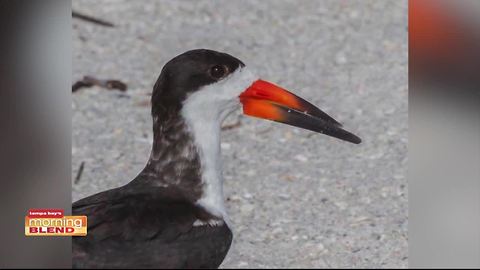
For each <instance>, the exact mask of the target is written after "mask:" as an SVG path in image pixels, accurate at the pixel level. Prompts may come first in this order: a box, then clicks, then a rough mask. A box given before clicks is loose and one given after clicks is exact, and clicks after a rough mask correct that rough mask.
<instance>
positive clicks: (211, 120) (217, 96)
mask: <svg viewBox="0 0 480 270" xmlns="http://www.w3.org/2000/svg"><path fill="white" fill-rule="evenodd" d="M256 80H258V77H256V76H255V75H254V74H253V73H252V72H250V71H249V70H248V69H247V68H245V67H243V68H241V67H239V68H238V69H237V70H236V71H235V72H233V73H232V74H230V75H229V76H227V77H226V78H224V79H222V80H220V81H218V82H216V83H213V84H210V85H207V86H204V87H202V88H201V89H199V90H197V91H196V92H194V93H192V94H191V95H190V96H188V97H187V99H186V100H185V101H184V103H183V107H182V111H181V113H182V116H183V117H184V119H185V120H186V123H187V126H188V128H189V129H190V131H191V132H192V134H193V138H194V141H195V145H196V147H197V150H198V153H199V156H200V161H201V177H202V184H203V193H202V197H201V198H200V199H199V200H198V201H197V204H198V205H200V206H201V207H203V208H204V209H206V210H207V211H208V212H209V213H210V214H212V215H214V216H216V217H219V218H224V219H227V213H226V210H225V204H224V197H223V176H222V163H221V155H220V126H221V123H222V122H223V120H224V119H225V118H226V117H227V116H228V114H230V113H231V112H233V111H235V110H236V109H238V108H239V107H240V100H239V98H238V96H239V95H240V94H241V93H242V92H243V91H245V90H246V89H247V88H248V87H249V86H250V85H252V84H253V83H254V82H255V81H256Z"/></svg>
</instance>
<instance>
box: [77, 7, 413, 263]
mask: <svg viewBox="0 0 480 270" xmlns="http://www.w3.org/2000/svg"><path fill="white" fill-rule="evenodd" d="M73 9H74V10H77V11H79V12H84V13H87V14H89V15H93V16H96V17H100V18H103V19H104V20H108V21H111V22H113V23H114V24H115V27H114V28H107V27H101V26H98V25H94V24H90V23H87V22H83V21H79V20H76V19H74V21H73V37H72V38H73V45H74V49H73V74H72V77H73V80H74V81H75V80H78V79H81V78H82V77H83V76H84V75H94V76H97V77H99V78H112V79H120V80H122V81H124V82H126V83H127V84H128V87H129V89H128V91H127V92H126V93H120V92H118V91H106V90H104V89H100V88H98V87H94V88H90V89H83V90H80V91H78V92H77V93H75V94H74V95H73V104H72V107H73V134H72V138H73V139H72V144H73V145H72V177H74V176H75V175H76V174H77V171H78V168H79V166H80V163H81V162H85V168H84V171H83V174H82V177H81V179H80V181H79V182H78V183H77V184H73V194H72V197H73V200H77V199H79V198H82V197H84V196H87V195H90V194H93V193H96V192H99V191H102V190H105V189H108V188H112V187H116V186H119V185H122V184H125V183H127V182H128V181H130V180H131V179H133V177H135V176H136V174H137V173H138V172H139V171H140V170H141V169H142V168H143V166H144V164H145V162H146V160H147V158H148V155H149V151H150V145H151V140H152V131H151V117H150V114H149V112H150V107H149V105H148V101H149V93H150V92H151V89H152V86H153V84H154V82H155V80H156V78H157V76H158V74H159V73H160V70H161V68H162V67H163V65H164V64H165V62H166V61H168V60H169V59H171V58H172V57H174V56H176V55H178V54H180V53H182V52H184V51H187V50H190V49H194V48H209V49H214V50H218V51H224V52H227V53H230V54H232V55H234V56H236V57H238V58H239V59H241V60H243V62H245V63H246V64H247V65H248V66H249V67H250V68H253V69H255V70H256V71H257V73H258V74H260V75H261V77H262V78H264V79H267V80H269V81H272V82H275V83H277V84H279V85H282V86H284V87H285V88H287V89H290V90H292V91H293V92H295V93H297V94H299V95H300V96H302V97H304V98H305V99H307V100H309V101H311V102H312V103H313V104H316V105H318V106H319V107H320V108H322V109H323V110H325V111H326V112H328V113H329V114H330V115H332V116H334V117H335V118H336V119H337V120H339V121H340V122H342V123H343V124H344V126H345V127H346V128H347V129H348V130H351V131H353V132H354V133H356V134H358V135H359V136H360V137H362V139H363V143H362V144H361V145H353V144H349V143H346V142H342V141H339V140H336V139H333V138H330V137H327V136H323V135H318V134H313V133H312V132H309V131H305V130H300V129H296V128H292V127H290V126H285V125H281V124H277V123H273V122H269V121H262V120H258V119H253V118H248V117H244V116H240V115H233V116H232V117H230V118H229V119H227V122H228V123H233V122H235V121H236V120H237V117H240V120H241V125H240V126H239V127H237V128H234V129H231V130H228V131H224V132H223V133H222V145H221V146H222V156H223V161H224V176H225V179H226V183H225V192H226V198H227V206H228V212H229V214H230V217H231V219H232V224H233V230H234V235H235V237H234V242H233V245H232V248H231V250H230V252H229V254H228V256H227V258H226V259H225V261H224V263H223V265H222V266H223V267H261V268H264V267H374V268H379V267H407V260H408V259H407V256H408V247H407V224H408V219H407V212H408V204H407V180H406V161H407V159H406V152H407V119H408V116H407V113H408V110H407V108H408V107H407V1H397V0H395V1H339V0H338V1H337V0H332V1H261V2H260V1H258V2H257V1H113V0H112V1H101V2H100V1H74V2H73Z"/></svg>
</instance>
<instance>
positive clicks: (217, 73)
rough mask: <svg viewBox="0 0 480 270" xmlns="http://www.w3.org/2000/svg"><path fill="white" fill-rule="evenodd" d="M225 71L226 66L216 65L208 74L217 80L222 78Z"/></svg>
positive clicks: (226, 70)
mask: <svg viewBox="0 0 480 270" xmlns="http://www.w3.org/2000/svg"><path fill="white" fill-rule="evenodd" d="M227 72H228V69H227V67H226V66H222V65H216V66H213V67H212V68H211V69H210V76H212V78H214V79H217V80H218V79H221V78H223V77H224V76H225V75H226V74H227Z"/></svg>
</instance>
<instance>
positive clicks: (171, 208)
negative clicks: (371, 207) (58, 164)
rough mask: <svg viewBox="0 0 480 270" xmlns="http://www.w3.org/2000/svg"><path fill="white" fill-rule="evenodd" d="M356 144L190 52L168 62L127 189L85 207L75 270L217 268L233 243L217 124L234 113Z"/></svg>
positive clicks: (80, 210)
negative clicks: (142, 162)
mask: <svg viewBox="0 0 480 270" xmlns="http://www.w3.org/2000/svg"><path fill="white" fill-rule="evenodd" d="M238 108H242V109H243V113H244V114H246V115H250V116H254V117H260V118H265V119H269V120H273V121H277V122H281V123H285V124H289V125H293V126H297V127H300V128H304V129H308V130H312V131H315V132H319V133H323V134H326V135H329V136H333V137H335V138H338V139H341V140H345V141H348V142H352V143H355V144H358V143H360V141H361V140H360V138H358V137H357V136H355V135H353V134H352V133H350V132H348V131H345V130H344V129H342V128H341V125H340V124H339V123H338V122H337V121H335V120H334V119H333V118H332V117H330V116H328V115H327V114H326V113H324V112H323V111H321V110H320V109H318V108H317V107H315V106H314V105H312V104H310V103H308V102H307V101H305V100H303V99H302V98H300V97H298V96H296V95H294V94H292V93H290V92H288V91H287V90H285V89H282V88H280V87H279V86H276V85H274V84H272V83H269V82H267V81H264V80H261V79H259V78H258V77H257V76H256V75H255V74H254V73H253V72H251V71H250V70H249V69H248V68H247V67H246V66H245V65H244V64H243V63H242V62H241V61H240V60H238V59H237V58H235V57H233V56H230V55H228V54H225V53H220V52H216V51H211V50H192V51H188V52H186V53H183V54H181V55H179V56H177V57H175V58H173V59H172V60H170V61H169V62H168V63H167V64H166V65H165V67H164V68H163V69H162V72H161V74H160V76H159V78H158V80H157V82H156V83H155V86H154V88H153V94H152V117H153V134H154V136H153V146H152V151H151V154H150V159H149V160H148V163H147V165H146V166H145V168H144V169H143V170H142V171H141V172H140V173H139V175H138V176H137V177H136V178H135V179H133V180H132V181H131V182H130V183H128V184H127V185H125V186H122V187H119V188H115V189H111V190H107V191H104V192H101V193H98V194H95V195H92V196H90V197H87V198H84V199H81V200H79V201H77V202H75V203H74V204H73V214H74V215H86V216H87V217H88V235H87V236H86V237H74V238H73V267H74V268H217V267H218V266H219V265H220V264H221V263H222V261H223V259H224V258H225V256H226V254H227V252H228V250H229V248H230V244H231V242H232V232H231V231H230V228H229V226H228V222H227V215H226V211H225V206H224V198H223V178H222V174H221V166H220V164H221V162H220V124H221V122H222V121H223V119H224V118H225V117H226V116H227V115H228V114H229V113H231V112H233V111H234V110H236V109H238Z"/></svg>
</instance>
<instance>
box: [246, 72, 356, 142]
mask: <svg viewBox="0 0 480 270" xmlns="http://www.w3.org/2000/svg"><path fill="white" fill-rule="evenodd" d="M239 98H240V102H241V103H242V104H243V113H244V114H246V115H250V116H253V117H259V118H264V119H268V120H272V121H276V122H280V123H284V124H288V125H292V126H296V127H299V128H304V129H308V130H311V131H315V132H319V133H323V134H326V135H329V136H332V137H335V138H338V139H340V140H344V141H347V142H351V143H355V144H358V143H360V142H361V141H362V140H361V139H360V138H359V137H357V136H355V135H354V134H352V133H350V132H348V131H346V130H344V129H342V128H341V127H342V125H341V124H340V123H339V122H337V121H336V120H335V119H333V118H332V117H330V116H329V115H328V114H326V113H324V112H323V111H321V110H320V109H319V108H317V107H315V106H314V105H312V104H311V103H309V102H308V101H306V100H304V99H302V98H301V97H298V96H296V95H295V94H293V93H290V92H289V91H287V90H285V89H283V88H281V87H279V86H276V85H274V84H272V83H269V82H267V81H263V80H258V81H256V82H254V83H253V84H252V85H251V86H250V87H249V88H247V89H246V90H245V91H244V92H243V93H242V94H240V96H239Z"/></svg>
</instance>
